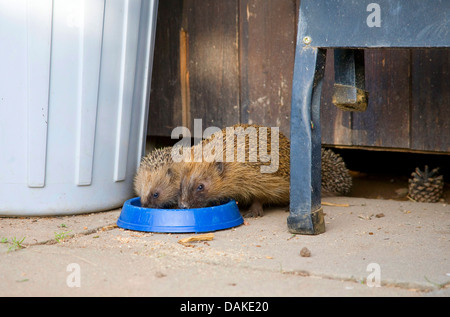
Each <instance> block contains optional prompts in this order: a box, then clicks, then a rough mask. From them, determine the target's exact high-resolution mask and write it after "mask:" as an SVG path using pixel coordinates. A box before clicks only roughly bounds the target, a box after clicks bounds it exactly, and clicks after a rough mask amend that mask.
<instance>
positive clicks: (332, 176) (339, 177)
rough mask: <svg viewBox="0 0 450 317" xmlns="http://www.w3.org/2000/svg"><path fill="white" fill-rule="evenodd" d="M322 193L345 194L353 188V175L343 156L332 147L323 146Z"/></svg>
mask: <svg viewBox="0 0 450 317" xmlns="http://www.w3.org/2000/svg"><path fill="white" fill-rule="evenodd" d="M321 157H322V164H321V166H322V193H323V194H325V195H345V194H348V193H349V192H350V189H351V188H352V177H351V175H350V173H349V171H348V169H347V167H346V166H345V163H344V161H343V160H342V157H341V156H340V155H339V154H336V153H334V152H333V151H332V150H330V149H324V148H322V155H321Z"/></svg>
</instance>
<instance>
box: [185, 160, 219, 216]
mask: <svg viewBox="0 0 450 317" xmlns="http://www.w3.org/2000/svg"><path fill="white" fill-rule="evenodd" d="M222 172H223V163H218V162H215V163H193V164H192V165H191V166H190V168H188V169H186V171H185V172H184V173H183V174H182V176H181V181H180V195H179V198H178V206H179V207H180V208H183V209H187V208H202V207H209V206H211V205H214V204H216V203H217V197H218V194H217V193H216V188H218V187H220V186H218V184H217V180H218V179H220V178H221V174H222ZM213 185H214V186H213ZM212 197H213V198H212Z"/></svg>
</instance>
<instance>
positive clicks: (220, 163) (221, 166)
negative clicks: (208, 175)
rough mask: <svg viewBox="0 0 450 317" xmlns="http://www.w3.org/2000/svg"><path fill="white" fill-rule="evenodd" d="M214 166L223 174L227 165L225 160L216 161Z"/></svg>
mask: <svg viewBox="0 0 450 317" xmlns="http://www.w3.org/2000/svg"><path fill="white" fill-rule="evenodd" d="M214 167H215V168H216V169H217V171H218V172H219V174H222V173H223V171H224V169H225V165H224V164H223V162H215V163H214Z"/></svg>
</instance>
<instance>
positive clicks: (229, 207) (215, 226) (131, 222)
mask: <svg viewBox="0 0 450 317" xmlns="http://www.w3.org/2000/svg"><path fill="white" fill-rule="evenodd" d="M243 222H244V219H243V218H242V216H241V213H240V212H239V208H238V206H237V205H236V202H235V201H234V200H231V201H229V202H228V203H226V204H223V205H220V206H213V207H206V208H192V209H156V208H144V207H141V200H140V198H139V197H135V198H132V199H129V200H127V201H126V202H125V203H124V204H123V208H122V212H121V213H120V216H119V219H118V220H117V225H118V226H119V227H120V228H124V229H130V230H136V231H147V232H173V233H176V232H209V231H216V230H221V229H227V228H232V227H236V226H239V225H240V224H242V223H243Z"/></svg>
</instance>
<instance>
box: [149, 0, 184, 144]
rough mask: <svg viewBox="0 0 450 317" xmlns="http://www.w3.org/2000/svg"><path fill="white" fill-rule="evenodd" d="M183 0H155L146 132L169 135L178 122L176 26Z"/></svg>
mask: <svg viewBox="0 0 450 317" xmlns="http://www.w3.org/2000/svg"><path fill="white" fill-rule="evenodd" d="M182 12H183V0H164V1H159V5H158V18H157V26H156V38H155V51H154V55H153V71H152V82H151V93H150V105H149V116H148V128H147V135H155V136H170V134H171V132H172V129H173V128H175V127H177V126H180V125H182V111H181V84H180V29H181V23H182Z"/></svg>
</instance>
